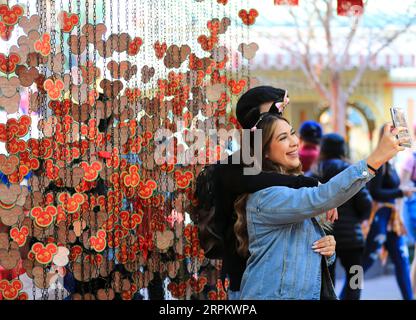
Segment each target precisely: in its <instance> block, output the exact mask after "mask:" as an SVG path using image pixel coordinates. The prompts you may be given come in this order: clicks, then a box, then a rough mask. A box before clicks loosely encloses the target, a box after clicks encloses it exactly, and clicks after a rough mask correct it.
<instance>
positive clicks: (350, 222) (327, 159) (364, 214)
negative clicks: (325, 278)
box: [307, 133, 372, 300]
mask: <svg viewBox="0 0 416 320" xmlns="http://www.w3.org/2000/svg"><path fill="white" fill-rule="evenodd" d="M320 148H321V152H320V155H319V161H318V163H317V165H316V166H314V167H313V169H312V170H311V171H310V172H309V173H307V175H310V176H312V177H314V178H317V179H318V180H319V182H321V183H327V182H328V181H329V180H330V179H331V178H332V177H334V176H336V175H337V174H338V173H340V172H341V171H343V170H345V169H347V168H348V167H349V166H350V164H349V162H348V161H347V159H346V153H347V148H346V144H345V140H344V138H343V137H342V136H341V135H339V134H337V133H329V134H326V135H324V136H323V137H322V140H321V147H320ZM371 204H372V199H371V196H370V193H369V191H368V190H367V188H362V189H361V190H360V191H359V192H358V193H357V194H356V195H355V196H354V197H352V198H351V199H350V200H348V201H347V202H345V203H344V204H343V205H341V206H340V207H338V216H339V218H338V220H337V221H335V222H334V225H333V232H332V233H333V235H334V237H335V241H336V242H337V247H336V259H340V261H341V264H342V266H343V267H344V269H345V275H346V278H345V283H344V286H343V288H342V291H341V294H340V296H339V297H340V299H341V300H359V299H360V295H361V289H360V288H352V287H351V286H350V285H349V284H350V280H351V278H352V277H353V276H354V275H355V273H353V272H351V267H352V266H356V265H358V266H361V265H362V256H363V252H364V236H363V232H362V229H361V223H362V222H363V221H364V220H366V219H368V218H369V216H370V212H371ZM335 265H336V264H335V263H334V264H332V265H331V266H330V267H329V271H330V273H331V277H332V281H333V282H334V284H335Z"/></svg>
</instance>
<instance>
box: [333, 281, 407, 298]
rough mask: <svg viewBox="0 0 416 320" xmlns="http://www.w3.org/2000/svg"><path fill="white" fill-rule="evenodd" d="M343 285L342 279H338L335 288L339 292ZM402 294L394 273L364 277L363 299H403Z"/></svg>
mask: <svg viewBox="0 0 416 320" xmlns="http://www.w3.org/2000/svg"><path fill="white" fill-rule="evenodd" d="M342 285H343V280H342V279H337V282H336V285H335V290H336V293H337V294H339V293H340V291H341V288H342ZM401 299H402V296H401V294H400V291H399V287H398V286H397V283H396V278H395V276H394V275H382V276H379V277H376V278H372V279H367V280H366V279H364V288H363V291H362V293H361V300H401Z"/></svg>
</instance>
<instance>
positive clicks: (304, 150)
mask: <svg viewBox="0 0 416 320" xmlns="http://www.w3.org/2000/svg"><path fill="white" fill-rule="evenodd" d="M299 135H300V137H299V138H300V142H299V143H300V149H299V159H300V162H301V163H302V171H303V172H307V171H309V170H310V168H311V167H312V165H313V164H314V163H315V162H316V161H317V159H318V157H319V144H320V142H321V138H322V127H321V125H320V124H319V123H318V122H315V121H305V122H303V123H302V124H301V126H300V128H299Z"/></svg>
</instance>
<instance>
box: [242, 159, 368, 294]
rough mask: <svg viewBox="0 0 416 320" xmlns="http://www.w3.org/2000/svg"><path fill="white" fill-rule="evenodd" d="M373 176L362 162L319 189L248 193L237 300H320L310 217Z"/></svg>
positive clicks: (319, 233) (315, 228) (318, 233)
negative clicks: (244, 261)
mask: <svg viewBox="0 0 416 320" xmlns="http://www.w3.org/2000/svg"><path fill="white" fill-rule="evenodd" d="M373 177H374V175H372V174H371V173H370V172H369V171H368V169H367V164H366V161H365V160H362V161H360V162H358V163H356V164H354V165H352V166H350V167H349V168H347V169H346V170H344V171H342V172H341V173H339V174H338V175H336V176H335V177H333V178H332V179H331V180H330V181H329V182H327V183H325V184H321V185H319V186H318V187H313V188H301V189H291V188H288V187H279V186H277V187H271V188H267V189H264V190H261V191H258V192H256V193H253V194H251V195H250V196H249V197H248V199H247V206H246V212H247V230H248V237H249V251H250V257H249V259H248V261H247V268H246V270H245V272H244V275H243V279H242V283H241V290H240V299H253V300H257V299H269V300H271V299H306V300H318V299H320V293H321V261H322V256H321V255H320V254H319V253H315V252H314V251H313V250H312V245H313V243H314V242H315V241H317V240H319V239H320V238H322V237H324V236H325V233H324V231H323V230H322V228H321V227H320V226H319V224H317V223H316V221H315V222H314V221H313V219H315V218H313V217H315V216H317V215H319V214H321V213H323V212H325V211H327V210H330V209H333V208H336V207H338V206H340V205H341V204H343V203H344V202H345V201H347V200H348V199H350V198H351V197H352V196H354V195H355V194H356V193H357V192H358V191H359V190H360V189H361V188H363V187H364V186H365V184H366V183H367V182H368V181H369V180H371V179H372V178H373ZM333 258H334V257H332V259H329V260H333ZM331 262H332V261H328V263H331Z"/></svg>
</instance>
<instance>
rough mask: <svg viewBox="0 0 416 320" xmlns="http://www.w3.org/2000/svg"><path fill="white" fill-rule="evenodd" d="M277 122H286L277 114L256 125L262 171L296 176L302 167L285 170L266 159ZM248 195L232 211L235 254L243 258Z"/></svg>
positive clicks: (245, 244)
mask: <svg viewBox="0 0 416 320" xmlns="http://www.w3.org/2000/svg"><path fill="white" fill-rule="evenodd" d="M279 120H283V121H286V122H287V123H289V121H288V120H286V119H285V118H283V117H282V116H279V115H277V114H267V115H265V116H263V118H262V119H261V120H260V121H259V122H258V123H257V126H256V127H257V128H258V129H261V130H262V131H261V133H262V159H261V161H262V171H269V172H270V171H271V172H278V173H282V174H288V175H298V174H301V173H302V165H299V166H298V167H297V168H295V169H290V170H286V169H285V168H283V167H282V166H281V165H279V164H277V163H274V162H273V161H271V160H270V159H269V158H267V157H266V153H267V151H268V150H269V148H270V144H271V142H272V140H273V137H274V133H275V129H276V125H277V122H278V121H279ZM253 143H254V138H253V136H251V137H250V148H251V150H253V149H254V148H253ZM247 197H248V194H242V195H241V196H239V197H238V198H237V200H236V201H235V202H234V210H235V212H236V215H237V220H236V222H235V223H234V233H235V235H236V238H237V252H238V254H240V255H241V256H243V257H246V256H248V253H249V252H248V233H247V217H246V203H247Z"/></svg>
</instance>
